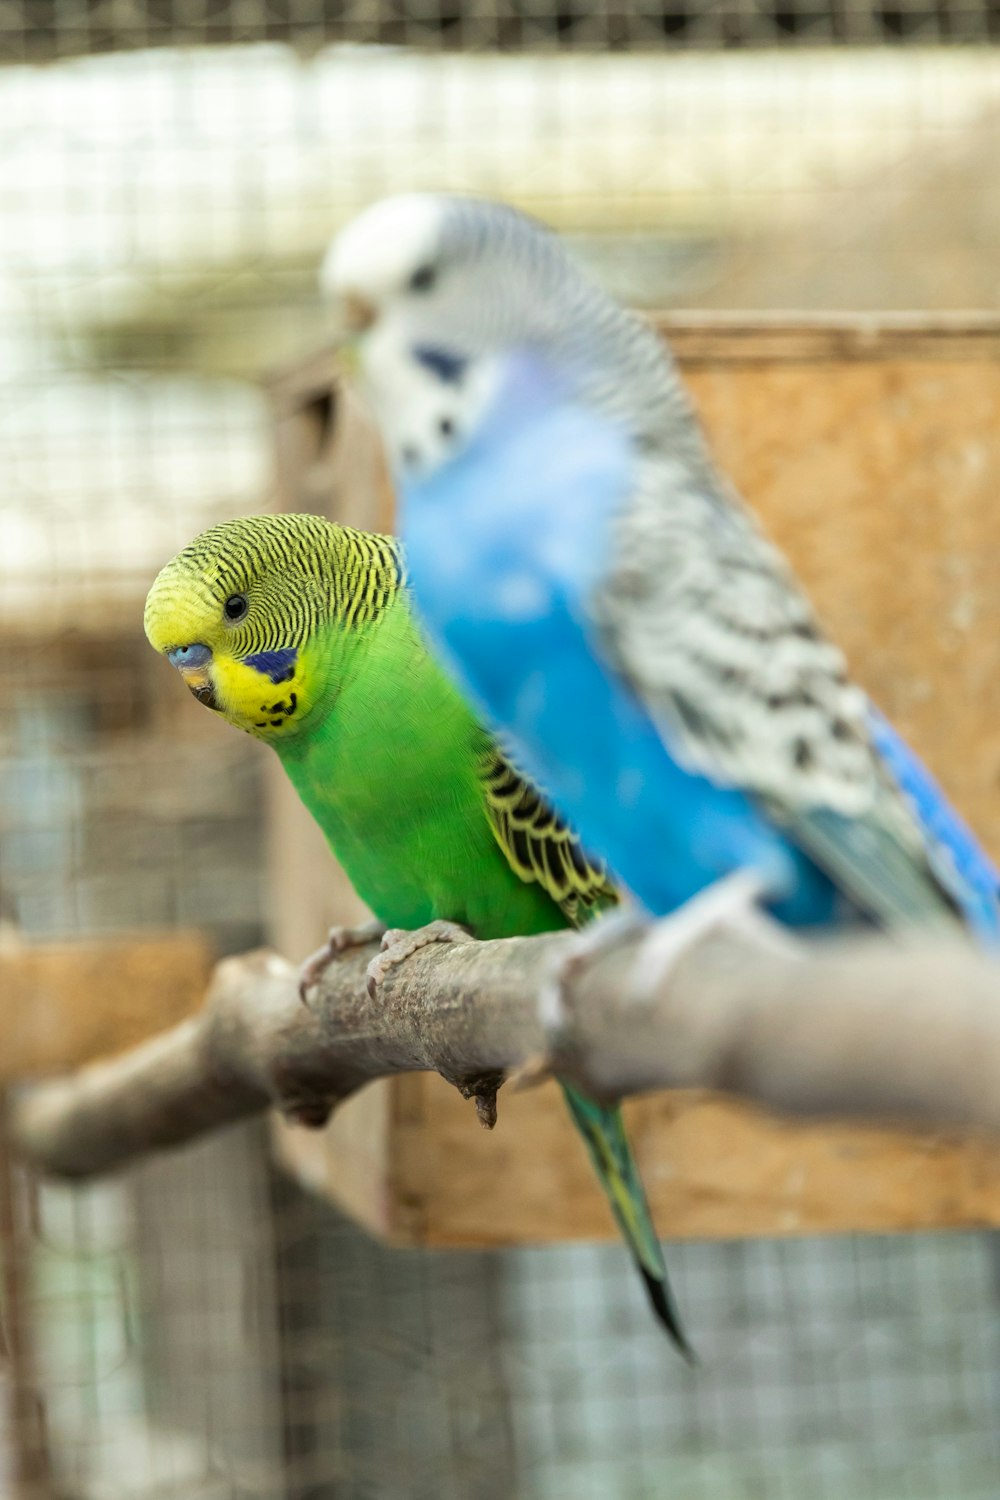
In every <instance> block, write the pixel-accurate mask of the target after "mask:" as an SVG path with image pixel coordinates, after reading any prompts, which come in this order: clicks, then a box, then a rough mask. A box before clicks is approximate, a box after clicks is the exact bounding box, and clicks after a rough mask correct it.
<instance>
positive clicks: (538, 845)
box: [479, 741, 618, 927]
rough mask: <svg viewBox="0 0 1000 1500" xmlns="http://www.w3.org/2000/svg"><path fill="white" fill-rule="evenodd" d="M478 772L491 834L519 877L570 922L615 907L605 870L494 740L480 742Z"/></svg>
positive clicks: (579, 923) (574, 923) (615, 897)
mask: <svg viewBox="0 0 1000 1500" xmlns="http://www.w3.org/2000/svg"><path fill="white" fill-rule="evenodd" d="M479 774H480V777H481V780H482V783H483V792H484V795H485V798H486V812H487V816H488V818H489V820H490V827H491V828H492V829H493V836H494V838H495V839H496V841H497V843H498V844H499V845H500V848H501V849H502V850H503V852H504V854H505V856H506V858H507V862H508V864H509V865H510V866H511V868H512V869H513V870H514V871H515V872H516V873H517V874H518V875H520V877H521V879H522V880H528V881H537V883H538V884H539V885H540V886H542V887H543V889H544V890H546V891H547V892H548V894H549V895H550V896H551V897H552V899H553V901H554V902H555V903H556V905H557V906H558V907H559V909H560V911H561V912H562V914H563V916H564V917H565V918H566V921H567V922H568V924H569V925H570V926H571V927H582V926H583V925H584V923H585V922H589V921H590V920H591V918H592V917H595V916H597V915H598V914H599V913H600V912H602V911H605V910H607V908H608V907H611V906H617V904H618V893H617V891H616V890H615V888H614V886H613V885H612V884H611V881H610V880H609V879H608V875H607V871H606V870H605V868H604V866H603V865H602V864H601V863H600V862H599V861H597V860H595V859H591V858H590V856H589V855H588V854H586V853H585V851H584V849H583V847H582V846H581V844H580V840H579V839H578V838H577V836H576V834H575V833H574V832H573V830H572V828H570V826H569V825H568V824H567V823H565V822H564V821H563V819H562V818H560V817H559V816H558V814H556V813H555V812H553V810H552V808H551V807H550V806H549V805H548V803H547V802H546V801H545V799H544V797H543V796H542V794H541V793H540V792H539V791H538V789H537V787H534V786H533V785H532V784H531V782H530V781H529V780H528V779H527V777H526V776H523V775H522V774H521V772H520V771H518V769H517V767H516V766H515V765H514V764H513V762H512V761H511V760H510V759H509V757H508V756H506V755H504V753H503V751H502V750H501V749H500V747H499V746H498V745H497V744H495V743H494V742H493V741H487V742H485V743H484V745H483V747H482V749H481V752H480V758H479Z"/></svg>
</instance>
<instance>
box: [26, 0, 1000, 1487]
mask: <svg viewBox="0 0 1000 1500" xmlns="http://www.w3.org/2000/svg"><path fill="white" fill-rule="evenodd" d="M997 25H998V12H997V9H996V7H995V6H994V5H993V4H992V3H991V0H962V3H954V4H952V3H945V0H935V3H934V4H930V3H927V0H894V3H884V4H868V3H866V4H837V5H834V4H821V3H818V0H803V3H801V4H799V3H790V4H786V3H782V4H772V5H764V4H757V3H750V0H733V3H728V4H714V3H702V0H677V3H672V4H669V5H658V6H654V5H632V4H628V5H620V6H617V7H616V6H609V5H601V6H597V5H592V4H580V3H577V4H571V3H567V0H559V3H556V0H539V3H532V4H525V3H521V0H491V3H489V4H486V3H482V4H475V5H461V6H458V5H447V4H433V5H430V4H424V3H416V0H414V3H410V0H406V3H403V0H350V3H344V4H340V3H337V0H328V3H324V4H322V5H317V4H313V5H309V6H305V5H301V4H285V3H278V0H222V3H219V4H183V5H182V4H167V3H162V4H161V3H159V0H145V3H143V4H125V5H122V4H119V3H117V0H116V3H115V4H114V5H111V4H109V3H106V0H59V3H58V4H56V3H54V0H0V61H2V62H3V63H4V64H5V66H4V67H3V68H2V69H0V163H2V166H0V312H2V316H0V472H2V474H3V477H4V484H3V487H2V492H0V632H2V635H3V644H4V647H5V651H4V660H5V670H6V674H7V679H8V681H7V691H6V700H5V701H6V712H5V713H4V715H3V716H2V718H0V895H2V911H0V917H2V918H3V919H4V921H5V923H6V926H5V927H4V929H3V931H4V932H5V933H6V934H7V938H6V939H4V938H0V946H2V942H3V941H8V940H9V941H10V942H14V941H17V942H27V943H29V944H34V945H43V944H51V943H55V942H57V941H59V940H62V939H65V938H68V937H74V938H88V939H91V940H98V939H99V940H104V939H108V940H110V939H112V938H115V937H123V936H125V935H129V934H133V933H135V932H136V931H137V930H138V931H155V932H157V933H162V932H164V931H167V932H172V931H180V930H182V929H187V928H190V927H198V928H199V929H201V930H203V931H204V932H206V933H208V934H209V936H210V937H211V938H212V940H213V942H214V944H215V945H216V948H217V949H218V951H219V952H233V951H238V950H242V949H245V948H247V947H250V946H252V945H253V944H255V943H257V942H259V941H261V940H262V939H264V938H270V939H272V940H273V939H275V938H276V937H277V938H278V939H279V940H284V941H286V942H288V941H290V939H289V933H290V932H291V931H292V928H291V926H290V925H289V923H290V921H291V919H290V918H287V914H286V916H282V915H281V912H282V894H281V892H280V890H278V891H276V890H275V886H274V882H273V879H269V874H268V872H269V869H271V867H272V866H273V861H274V859H275V847H274V836H275V835H274V828H273V824H271V825H269V819H268V812H267V809H268V807H269V806H271V805H272V800H271V799H272V797H273V795H274V792H273V788H272V787H271V786H270V782H269V779H268V774H267V768H266V766H265V763H264V760H263V751H261V752H260V753H258V750H259V747H256V746H254V745H252V744H249V743H244V742H242V741H241V740H240V739H239V737H237V736H235V735H232V734H229V733H227V732H226V731H225V730H224V729H223V728H222V727H220V726H218V725H216V724H213V723H209V722H204V721H206V720H207V719H208V717H209V716H207V715H202V714H200V713H199V712H198V710H197V709H196V707H195V706H194V705H193V704H190V703H188V702H186V701H180V699H181V696H182V695H180V694H179V693H178V691H177V689H176V684H174V683H172V682H170V681H168V680H166V678H167V675H168V674H166V673H165V672H164V673H160V672H159V671H158V670H157V668H158V663H156V662H155V661H154V660H153V659H152V655H151V653H149V652H148V649H147V648H146V646H145V643H144V642H143V640H142V638H141V605H142V598H143V595H144V592H145V589H146V587H147V586H148V584H149V582H150V580H151V578H152V575H153V574H154V573H155V571H156V570H157V568H158V567H159V566H160V565H161V564H162V563H163V562H164V561H165V560H166V558H167V557H168V556H169V555H170V554H171V553H172V552H173V551H175V550H176V549H177V548H178V547H180V546H181V545H183V544H184V543H185V542H187V541H188V540H189V539H190V538H191V536H193V535H194V533H195V532H197V531H198V530H200V529H202V528H203V527H204V526H206V525H209V524H211V523H214V522H216V521H218V520H222V519H225V518H227V517H230V516H233V515H237V514H241V513H244V512H247V511H253V510H259V509H262V508H267V507H269V506H271V505H273V504H275V503H277V500H278V491H277V486H276V482H275V477H274V473H273V470H272V431H271V428H272V414H271V412H270V410H269V407H268V402H267V398H266V395H265V393H264V390H263V388H262V386H261V383H260V382H261V377H262V376H263V375H264V374H265V373H266V372H268V371H272V370H273V369H275V368H276V367H278V366H280V365H282V364H283V363H285V362H287V361H289V360H294V359H297V358H299V357H300V356H303V355H306V354H308V353H309V352H310V351H311V350H312V348H313V347H314V345H315V344H316V342H317V330H318V328H319V326H320V319H321V312H320V308H319V301H318V295H317V292H316V285H315V284H316V274H315V273H316V266H317V263H318V260H319V258H320V255H321V253H322V250H323V248H324V246H325V243H326V241H327V239H328V237H329V235H330V234H331V232H332V231H333V230H334V229H335V228H336V227H337V226H338V225H339V224H340V223H341V222H343V221H344V220H345V219H346V218H347V217H348V215H349V214H350V213H352V212H353V211H355V210H356V209H357V208H358V207H360V206H361V205H363V204H364V203H366V202H368V201H370V200H372V199H374V198H375V197H377V196H379V195H380V194H383V193H387V192H391V191H395V190H399V189H403V188H448V189H455V190H461V191H465V190H474V191H479V192H486V193H490V194H494V195H497V196H501V197H505V198H508V199H511V200H513V201H515V202H517V203H519V204H521V205H522V206H524V207H526V208H527V209H529V210H531V211H533V212H535V213H538V214H539V215H541V216H542V217H543V218H545V219H547V220H549V221H550V222H552V223H554V224H555V225H556V226H557V227H559V228H560V229H561V230H562V231H563V232H564V233H565V234H566V235H567V236H568V237H569V238H570V239H571V241H572V242H573V244H574V245H575V247H576V249H577V250H578V252H579V253H580V254H581V255H582V256H583V257H584V258H585V259H586V260H587V261H588V262H589V263H590V264H591V265H592V266H593V267H594V268H595V270H596V271H597V273H598V275H600V276H601V277H602V278H604V279H605V280H606V282H607V283H608V285H609V286H610V287H611V288H612V289H613V290H614V291H615V292H616V294H618V295H620V296H621V297H623V298H624V299H625V300H627V301H629V302H631V303H634V304H636V305H640V306H645V307H664V306H668V305H669V306H673V307H680V308H688V309H691V308H709V309H716V310H718V309H736V310H744V311H748V312H753V313H758V314H760V315H762V316H763V315H765V314H767V313H773V312H777V313H783V312H790V311H793V312H797V313H801V312H806V313H812V314H818V313H824V312H838V311H840V312H849V313H856V312H858V311H864V312H868V313H872V314H879V313H882V312H886V311H892V310H896V311H899V310H906V311H908V312H913V313H915V314H927V313H934V312H937V313H942V312H944V313H947V312H951V313H956V312H957V311H972V312H976V313H979V314H986V313H991V312H995V311H996V310H997V307H998V301H1000V281H998V277H997V271H996V267H997V265H998V264H1000V254H998V252H1000V209H998V202H1000V200H998V198H997V195H996V193H995V192H993V191H991V190H990V182H991V174H992V171H993V168H992V163H993V162H994V161H995V159H996V152H997V147H998V143H1000V140H998V120H1000V114H998V109H1000V57H998V54H997V53H996V52H995V51H994V50H993V49H992V48H991V47H990V46H989V45H988V44H989V43H990V42H992V41H993V40H994V39H995V32H996V27H997ZM955 43H961V44H963V45H961V46H955V45H952V44H955ZM964 44H979V45H964ZM934 378H935V379H938V380H941V379H944V378H946V377H945V376H943V375H942V374H941V372H940V370H939V371H938V374H937V375H936V376H935V377H934ZM970 389H971V387H970ZM889 394H890V395H891V392H890V393H889ZM886 399H887V400H888V399H889V397H888V396H887V398H886ZM896 399H897V406H899V407H907V409H908V410H909V409H910V408H909V407H908V406H907V403H908V402H909V403H910V405H912V401H911V397H910V396H909V395H907V396H901V395H899V392H898V391H897V393H896ZM928 404H930V402H929V401H928ZM898 415H899V413H898V412H897V416H898ZM905 416H906V413H904V414H903V416H900V417H899V420H900V421H903V420H904V418H905ZM845 420H846V419H845ZM920 420H921V421H924V420H925V417H923V416H921V418H920ZM886 441H889V440H886ZM935 451H936V450H935ZM949 452H950V450H949ZM977 455H978V456H977ZM984 455H985V456H984ZM948 462H949V463H951V464H952V465H953V469H952V472H958V470H959V469H961V468H962V465H963V464H965V465H966V466H967V468H968V469H969V471H970V472H971V471H972V470H974V469H975V465H976V464H977V463H979V464H980V465H981V466H982V465H986V466H987V469H986V473H987V479H988V475H989V473H990V472H995V471H993V470H990V469H989V465H990V464H992V463H994V462H997V460H996V459H995V456H994V455H993V454H992V450H990V449H989V448H988V446H986V447H983V446H982V445H980V446H978V447H977V444H976V441H974V440H973V438H972V437H970V438H969V439H968V441H967V442H965V446H964V447H962V449H961V453H958V455H957V456H956V455H955V453H951V452H950V456H949V459H948ZM962 472H965V471H964V470H963V471H962ZM976 472H978V471H976ZM945 477H947V476H946V475H945ZM341 482H346V483H347V485H348V487H350V484H351V482H352V476H351V474H350V473H349V474H348V475H347V476H346V481H345V480H344V478H343V476H341ZM353 482H356V476H354V481H353ZM985 482H987V481H985V480H984V483H985ZM311 483H312V485H313V500H314V504H313V503H312V502H311V501H310V499H309V496H308V495H307V496H306V498H305V501H304V502H303V503H310V504H311V508H325V503H324V502H325V498H326V491H327V489H328V487H329V484H330V475H329V473H328V472H327V471H325V470H324V469H323V468H322V465H320V466H318V467H317V469H316V470H315V472H314V473H313V474H312V479H311ZM941 524H942V525H943V524H944V522H941ZM952 625H954V628H955V629H959V626H958V625H955V624H954V622H952ZM906 628H907V627H906V622H905V621H904V622H900V624H899V632H900V633H901V634H902V633H905V630H906ZM949 628H951V626H949ZM987 769H988V768H987ZM985 774H986V772H984V775H985ZM987 779H988V778H987ZM991 794H992V782H991V783H990V786H989V787H986V786H985V783H984V789H983V792H982V803H981V807H982V808H984V809H990V807H991V804H990V801H989V798H990V796H991ZM272 873H273V872H272ZM334 878H335V877H334V876H333V874H332V872H331V881H332V880H333V879H334ZM298 919H299V921H300V924H301V923H302V922H303V920H304V918H303V914H302V912H299V913H298ZM15 928H16V930H17V934H18V936H17V937H16V938H14V937H12V936H11V935H10V934H11V932H12V931H13V929H15ZM279 929H280V930H279ZM300 938H301V941H302V944H303V951H304V946H305V943H306V942H307V941H308V934H307V933H306V932H305V931H302V932H301V934H300V932H299V931H298V929H296V931H295V941H296V942H298V941H299V940H300ZM295 956H300V955H298V954H297V950H296V955H295ZM470 1128H472V1127H470ZM285 1159H286V1161H287V1159H288V1158H287V1155H286V1158H285ZM4 1181H5V1184H6V1185H5V1186H0V1200H2V1202H0V1241H2V1253H0V1263H2V1266H3V1274H4V1317H3V1335H4V1338H3V1355H4V1374H5V1387H4V1392H5V1395H6V1398H7V1402H6V1420H5V1422H4V1423H3V1425H2V1428H0V1474H4V1475H5V1478H4V1480H3V1481H2V1483H0V1489H2V1491H3V1493H5V1494H6V1493H9V1494H10V1495H11V1496H12V1497H13V1500H24V1497H27V1496H29V1495H30V1496H32V1497H35V1500H56V1497H60V1500H119V1497H121V1500H140V1497H149V1500H152V1497H154V1496H155V1497H160V1500H168V1497H171V1500H172V1497H178V1500H180V1497H182V1496H183V1497H184V1500H279V1497H281V1500H326V1497H328V1496H329V1497H333V1496H334V1495H336V1496H337V1497H356V1500H362V1497H371V1496H379V1497H383V1496H384V1497H386V1500H389V1497H392V1500H410V1497H412V1500H418V1497H422V1496H428V1497H430V1496H434V1497H435V1500H453V1497H454V1500H459V1497H461V1500H465V1497H467V1496H469V1495H471V1494H476V1495H480V1496H484V1497H493V1496H495V1497H496V1500H510V1497H518V1500H562V1497H564V1496H567V1495H573V1496H574V1497H579V1500H584V1497H588V1496H595V1497H596V1496H600V1497H601V1500H619V1497H620V1500H639V1497H644V1496H649V1497H653V1496H656V1497H657V1500H659V1497H662V1496H669V1497H671V1500H687V1497H690V1500H735V1497H746V1500H750V1497H754V1496H761V1497H763V1496H766V1497H767V1500H778V1497H783V1496H787V1497H789V1500H800V1497H801V1496H802V1495H803V1493H805V1492H806V1491H807V1490H808V1491H809V1492H810V1493H811V1494H812V1495H814V1496H815V1497H816V1500H846V1497H848V1496H850V1497H852V1500H864V1497H871V1500H897V1497H898V1500H904V1497H905V1500H978V1497H982V1500H987V1497H989V1500H993V1497H995V1495H996V1494H997V1492H998V1487H1000V1443H998V1439H997V1421H996V1412H997V1403H998V1390H997V1380H998V1375H1000V1347H998V1334H997V1327H998V1319H997V1308H996V1279H995V1252H994V1242H993V1238H992V1236H991V1235H989V1234H987V1233H983V1232H962V1233H959V1232H954V1231H952V1232H947V1233H945V1232H941V1233H934V1234H930V1233H919V1234H917V1233H911V1234H908V1235H906V1236H876V1235H869V1236H864V1237H858V1236H854V1237H851V1236H840V1237H836V1238H835V1237H816V1236H815V1235H814V1236H811V1237H806V1238H802V1239H797V1240H777V1239H772V1238H753V1237H751V1238H747V1239H731V1240H721V1241H715V1242H709V1241H700V1240H699V1241H693V1242H690V1243H686V1244H682V1245H679V1246H676V1247H672V1254H671V1264H672V1270H673V1271H674V1274H675V1277H676V1281H677V1287H678V1292H679V1295H680V1297H681V1300H682V1302H683V1304H684V1306H685V1309H686V1313H687V1317H688V1320H689V1322H690V1324H691V1326H692V1328H693V1330H695V1334H696V1341H697V1344H698V1347H699V1350H700V1352H701V1356H702V1364H701V1366H700V1368H699V1369H697V1370H695V1371H689V1370H687V1369H685V1368H683V1367H681V1366H680V1365H679V1363H675V1362H673V1359H672V1356H671V1354H670V1351H669V1349H667V1348H665V1347H664V1345H663V1342H662V1339H661V1336H660V1335H659V1334H658V1333H657V1331H656V1330H655V1329H652V1328H650V1327H649V1326H648V1323H647V1319H646V1310H645V1307H644V1305H643V1303H642V1300H641V1295H640V1293H639V1291H638V1290H637V1289H636V1288H635V1287H634V1286H633V1284H632V1278H631V1274H630V1269H629V1267H628V1264H627V1258H626V1255H625V1252H624V1251H623V1250H621V1249H620V1248H618V1247H617V1246H610V1245H609V1246H603V1247H596V1246H594V1245H592V1244H589V1243H581V1244H563V1245H545V1246H543V1247H540V1248H508V1249H503V1250H500V1249H494V1250H490V1251H483V1250H469V1249H466V1250H457V1249H453V1250H440V1249H438V1250H434V1249H427V1248H421V1247H410V1248H398V1247H396V1248H390V1247H388V1246H386V1245H383V1244H379V1243H377V1242H376V1241H375V1239H373V1238H372V1236H371V1235H369V1234H367V1233H366V1232H364V1231H363V1230H361V1229H359V1228H358V1227H357V1226H355V1225H354V1224H352V1223H350V1222H348V1221H347V1220H346V1219H345V1217H344V1216H343V1214H342V1213H341V1212H340V1211H339V1210H338V1209H337V1208H336V1207H334V1206H333V1205H331V1204H330V1203H329V1202H328V1201H326V1199H325V1198H324V1197H323V1196H322V1195H321V1194H317V1193H314V1192H310V1191H308V1190H307V1189H305V1188H303V1186H302V1185H301V1183H300V1181H298V1180H296V1178H295V1177H294V1176H293V1175H292V1174H290V1173H289V1172H288V1170H287V1168H286V1167H282V1166H280V1165H277V1164H276V1162H275V1158H274V1153H273V1150H272V1146H271V1143H270V1139H269V1136H268V1133H267V1132H266V1131H265V1130H264V1129H263V1128H262V1127H261V1128H257V1127H254V1128H240V1129H237V1130H233V1131H231V1132H229V1133H227V1134H226V1135H225V1136H223V1137H220V1138H218V1139H214V1140H209V1141H206V1142H204V1143H202V1144H200V1145H199V1146H197V1147H195V1148H191V1149H189V1150H187V1151H186V1152H184V1153H182V1154H179V1155H177V1156H176V1157H171V1158H166V1159H162V1160H157V1161H154V1162H151V1163H148V1164H144V1165H141V1166H139V1167H137V1168H135V1169H134V1170H131V1171H129V1172H128V1173H127V1174H125V1175H123V1176H122V1177H120V1178H117V1179H115V1180H113V1181H110V1182H106V1183H100V1184H96V1185H93V1186H84V1187H67V1186H60V1185H53V1184H48V1183H45V1184H43V1183H40V1182H38V1181H36V1180H32V1179H30V1178H29V1177H28V1176H27V1174H25V1173H23V1172H22V1171H20V1170H16V1169H14V1168H12V1167H11V1164H10V1162H9V1160H8V1159H7V1158H6V1157H5V1158H4ZM489 1191H490V1185H489V1183H488V1182H487V1183H485V1184H484V1185H483V1192H484V1193H485V1194H488V1193H489ZM662 1227H663V1229H664V1230H665V1231H666V1232H667V1233H668V1234H669V1232H670V1227H671V1226H670V1225H669V1224H663V1226H662Z"/></svg>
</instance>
